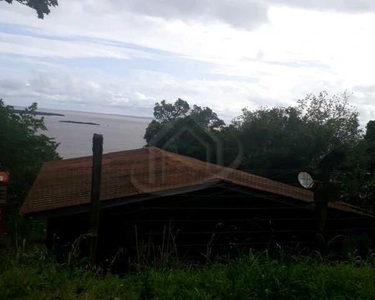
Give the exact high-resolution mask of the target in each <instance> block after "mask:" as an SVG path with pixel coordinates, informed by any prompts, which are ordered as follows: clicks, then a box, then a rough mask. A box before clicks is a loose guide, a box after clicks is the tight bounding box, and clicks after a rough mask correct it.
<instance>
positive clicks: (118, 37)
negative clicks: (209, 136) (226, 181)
mask: <svg viewBox="0 0 375 300" xmlns="http://www.w3.org/2000/svg"><path fill="white" fill-rule="evenodd" d="M59 2H60V4H59V6H58V7H57V8H54V9H52V12H51V14H50V15H49V16H46V17H45V19H44V20H39V19H37V17H36V13H35V11H33V10H32V9H30V8H28V7H25V6H23V5H20V4H18V3H16V2H15V3H14V4H13V5H9V4H7V3H6V2H4V1H0V16H1V18H0V66H1V72H0V98H3V99H4V101H5V102H6V103H7V104H11V105H27V104H30V103H31V102H33V101H36V102H38V103H39V106H40V107H45V108H56V109H72V110H84V111H94V112H108V113H117V114H128V115H129V114H130V115H134V114H135V115H146V116H151V115H152V108H153V105H154V103H155V102H156V101H160V100H163V99H165V100H167V101H175V100H176V99H177V98H183V99H185V100H187V101H189V102H190V103H191V104H198V105H204V106H209V107H211V108H212V109H214V110H215V111H216V112H217V113H218V114H219V116H221V117H223V118H225V119H226V120H229V119H231V118H232V117H235V116H237V115H239V114H240V113H241V109H242V108H244V107H247V108H249V109H253V108H257V107H259V106H266V105H268V106H272V105H289V104H293V103H295V101H296V100H297V99H299V98H303V97H304V96H305V95H306V94H307V93H317V92H319V91H322V90H326V91H328V92H329V93H330V94H334V93H340V92H343V91H345V90H348V91H349V92H352V93H353V96H352V104H354V105H356V106H357V108H358V110H359V111H360V113H361V122H362V124H364V123H365V122H367V121H368V120H369V119H375V83H374V76H373V75H374V70H375V58H374V55H375V42H374V37H375V1H373V0H357V1H354V0H328V1H327V0H303V1H302V0H301V1H298V0H265V1H256V0H254V1H252V0H190V1H184V0H152V1H143V0H103V1H97V0H60V1H59Z"/></svg>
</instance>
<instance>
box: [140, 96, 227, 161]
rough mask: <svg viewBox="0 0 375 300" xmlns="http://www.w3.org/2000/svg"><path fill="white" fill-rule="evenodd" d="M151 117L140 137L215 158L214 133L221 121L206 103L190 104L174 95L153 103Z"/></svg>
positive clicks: (221, 125) (217, 132)
mask: <svg viewBox="0 0 375 300" xmlns="http://www.w3.org/2000/svg"><path fill="white" fill-rule="evenodd" d="M154 116H155V120H153V121H152V122H151V123H150V124H149V126H148V127H147V129H146V132H145V135H144V138H145V140H146V142H147V145H148V146H156V147H159V148H163V149H166V150H169V151H172V152H176V153H179V154H183V155H187V156H191V157H195V158H198V159H201V160H204V161H211V162H217V159H216V157H217V155H216V154H217V145H216V137H217V136H218V134H219V131H220V129H221V128H222V127H223V126H224V125H225V123H224V121H223V120H221V119H220V118H219V117H218V116H217V114H216V113H215V112H213V111H212V110H211V109H210V108H208V107H200V106H197V105H194V106H193V109H192V110H190V105H189V104H188V103H187V102H186V101H184V100H182V99H178V100H177V101H176V102H175V103H174V104H171V103H166V101H165V100H163V101H161V103H160V104H159V103H156V104H155V107H154Z"/></svg>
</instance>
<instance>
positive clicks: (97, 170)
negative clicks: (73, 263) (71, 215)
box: [90, 133, 103, 267]
mask: <svg viewBox="0 0 375 300" xmlns="http://www.w3.org/2000/svg"><path fill="white" fill-rule="evenodd" d="M92 153H93V156H92V158H93V159H92V181H91V210H90V228H91V231H90V263H91V267H95V266H96V265H97V263H98V231H99V210H100V181H101V173H102V155H103V136H102V135H100V134H96V133H94V136H93V138H92Z"/></svg>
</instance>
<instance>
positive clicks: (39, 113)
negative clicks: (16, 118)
mask: <svg viewBox="0 0 375 300" xmlns="http://www.w3.org/2000/svg"><path fill="white" fill-rule="evenodd" d="M12 112H13V113H15V114H21V113H23V112H25V111H24V110H23V109H12ZM31 114H32V115H36V116H56V117H65V115H63V114H58V113H51V112H44V111H34V112H32V113H31Z"/></svg>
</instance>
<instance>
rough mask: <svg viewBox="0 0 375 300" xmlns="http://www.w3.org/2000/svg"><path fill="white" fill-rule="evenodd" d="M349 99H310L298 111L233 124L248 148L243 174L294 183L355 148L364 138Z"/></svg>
mask: <svg viewBox="0 0 375 300" xmlns="http://www.w3.org/2000/svg"><path fill="white" fill-rule="evenodd" d="M348 100H349V97H348V94H347V93H344V94H339V95H334V96H333V97H329V95H328V94H327V93H326V92H322V93H320V94H318V95H313V94H309V95H307V96H306V97H305V98H304V99H302V100H299V101H298V103H297V105H296V106H290V107H273V108H264V107H263V108H259V109H256V110H254V111H249V110H246V109H244V110H243V114H242V115H241V116H240V117H239V118H237V119H235V120H234V122H233V125H234V126H236V127H237V128H238V130H239V134H240V139H241V141H242V143H243V146H244V158H243V163H242V165H241V168H242V169H243V170H246V171H249V172H256V173H259V174H261V175H264V176H268V177H271V178H275V179H278V180H282V181H285V182H288V183H295V178H296V173H297V172H299V170H301V169H306V168H312V169H314V168H316V167H317V166H318V164H319V162H320V161H321V159H322V158H323V157H325V156H326V155H327V154H328V153H330V152H331V151H333V150H334V149H337V148H338V147H341V148H342V147H344V148H345V147H349V148H350V147H353V146H354V145H356V143H357V142H358V140H359V139H360V137H361V130H360V127H359V121H358V113H357V112H356V110H355V109H354V108H353V107H351V106H350V105H349V102H348Z"/></svg>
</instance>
